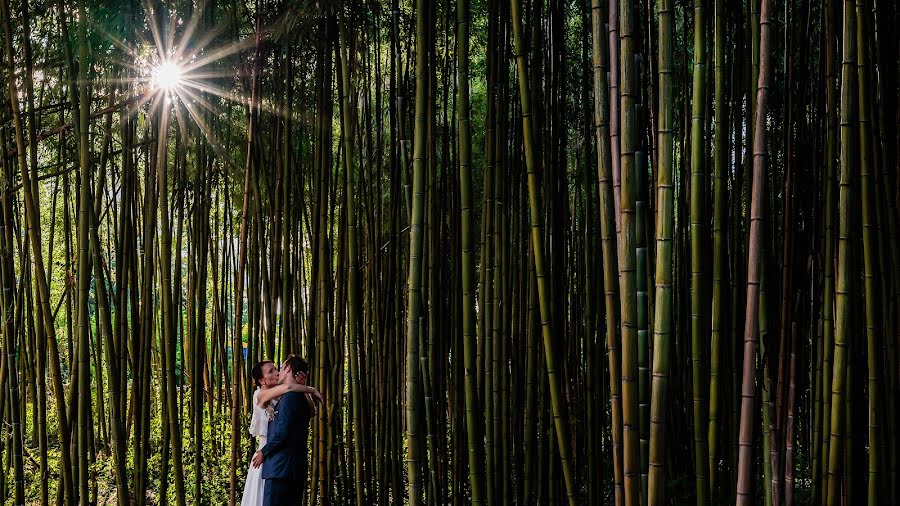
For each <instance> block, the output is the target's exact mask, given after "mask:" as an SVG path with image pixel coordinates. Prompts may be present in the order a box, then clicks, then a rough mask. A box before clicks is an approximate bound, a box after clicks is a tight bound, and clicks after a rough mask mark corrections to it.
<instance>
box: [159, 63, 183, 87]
mask: <svg viewBox="0 0 900 506" xmlns="http://www.w3.org/2000/svg"><path fill="white" fill-rule="evenodd" d="M182 72H183V70H182V68H181V66H180V65H178V64H177V63H174V62H170V61H167V62H163V63H161V64H159V65H158V66H157V67H156V68H155V69H153V87H154V88H158V89H162V90H165V91H169V90H171V89H173V88H175V87H177V86H178V85H179V83H181V75H182Z"/></svg>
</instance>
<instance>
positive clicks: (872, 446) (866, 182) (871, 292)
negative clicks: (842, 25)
mask: <svg viewBox="0 0 900 506" xmlns="http://www.w3.org/2000/svg"><path fill="white" fill-rule="evenodd" d="M856 18H857V24H856V34H855V36H856V48H857V72H858V79H859V81H858V82H859V154H860V157H859V161H860V168H859V169H860V185H861V204H862V227H863V228H862V238H863V260H864V262H863V263H864V264H865V297H866V304H865V307H866V309H865V311H866V359H867V366H868V371H867V377H868V393H869V396H868V436H869V440H868V444H867V446H868V448H869V455H868V460H869V462H868V474H869V479H868V491H867V492H868V501H869V506H875V505H876V504H878V503H879V502H881V501H882V500H883V499H885V496H882V495H881V493H882V485H881V482H882V479H883V478H882V477H881V474H880V472H881V469H880V467H881V462H880V460H881V452H882V444H881V416H882V412H881V411H882V406H881V381H882V380H881V371H882V368H881V367H879V360H878V357H879V354H880V348H879V346H878V335H877V330H876V324H877V316H876V310H877V308H878V305H879V300H878V295H877V287H876V286H875V279H874V277H875V275H876V269H877V266H876V263H875V262H876V261H877V260H876V259H877V258H878V257H879V256H880V251H879V248H878V244H877V237H876V235H875V233H874V232H873V230H872V229H873V228H875V227H876V226H877V224H876V223H875V215H874V203H875V200H876V194H875V190H874V186H873V182H872V180H873V178H874V171H873V167H872V162H871V159H870V157H871V155H872V148H871V147H870V137H869V136H870V133H869V95H868V91H869V90H868V87H869V85H868V83H869V80H868V74H867V73H868V66H867V62H866V45H867V44H866V37H867V33H866V5H865V2H864V0H856Z"/></svg>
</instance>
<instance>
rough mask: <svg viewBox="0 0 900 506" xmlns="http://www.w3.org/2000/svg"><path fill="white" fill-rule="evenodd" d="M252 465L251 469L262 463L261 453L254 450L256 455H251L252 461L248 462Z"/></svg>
mask: <svg viewBox="0 0 900 506" xmlns="http://www.w3.org/2000/svg"><path fill="white" fill-rule="evenodd" d="M250 462H251V463H252V464H253V467H257V468H258V467H259V466H261V465H262V462H263V454H262V452H261V451H259V450H256V453H254V454H253V460H251V461H250Z"/></svg>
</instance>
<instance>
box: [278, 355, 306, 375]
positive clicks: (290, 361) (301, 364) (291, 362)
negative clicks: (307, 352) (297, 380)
mask: <svg viewBox="0 0 900 506" xmlns="http://www.w3.org/2000/svg"><path fill="white" fill-rule="evenodd" d="M284 363H285V365H287V366H288V367H290V368H291V374H298V373H301V372H302V373H306V374H309V364H307V363H306V360H303V359H302V358H300V357H298V356H297V355H291V356H290V357H288V358H287V360H285V361H284Z"/></svg>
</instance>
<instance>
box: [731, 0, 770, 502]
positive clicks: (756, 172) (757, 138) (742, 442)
mask: <svg viewBox="0 0 900 506" xmlns="http://www.w3.org/2000/svg"><path fill="white" fill-rule="evenodd" d="M770 3H771V2H770V0H762V7H761V13H760V41H759V55H760V69H759V82H758V84H757V92H756V111H755V120H754V129H753V190H752V195H751V201H750V239H749V241H750V242H749V252H748V259H747V310H746V317H745V320H744V352H743V374H742V377H741V419H740V434H739V442H738V445H739V450H738V480H737V497H736V503H737V504H738V505H739V506H745V505H748V504H750V503H751V500H752V494H753V481H752V478H751V468H752V465H753V463H752V458H753V418H754V416H753V410H754V404H755V397H756V384H755V380H754V376H755V370H756V342H757V332H758V330H759V304H760V301H759V283H760V267H761V263H762V259H761V255H760V249H761V247H762V230H761V228H762V219H763V199H764V198H765V196H764V186H763V185H764V178H765V172H766V153H767V151H766V111H767V106H768V98H769V82H770V77H769V73H770V72H771V70H770V68H771V60H772V58H771V54H770V49H769V44H770V41H771V30H772V27H771V20H770V14H769V9H770V6H769V4H770Z"/></svg>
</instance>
